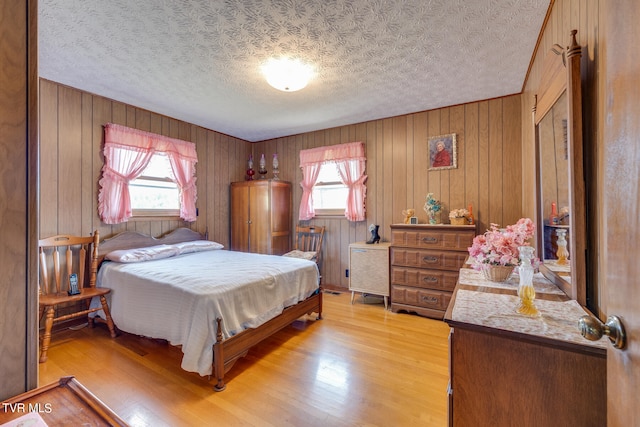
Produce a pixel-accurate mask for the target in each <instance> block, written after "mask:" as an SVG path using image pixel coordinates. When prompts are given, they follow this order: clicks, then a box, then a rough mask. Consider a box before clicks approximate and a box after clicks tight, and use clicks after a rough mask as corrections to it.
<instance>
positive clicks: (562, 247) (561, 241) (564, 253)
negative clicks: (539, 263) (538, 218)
mask: <svg viewBox="0 0 640 427" xmlns="http://www.w3.org/2000/svg"><path fill="white" fill-rule="evenodd" d="M556 236H558V241H557V242H556V243H557V244H558V251H557V252H556V256H557V257H558V261H557V264H558V265H567V260H568V259H569V251H568V250H567V238H566V236H567V230H565V229H563V228H558V229H557V230H556Z"/></svg>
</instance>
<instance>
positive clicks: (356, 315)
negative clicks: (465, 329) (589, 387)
mask: <svg viewBox="0 0 640 427" xmlns="http://www.w3.org/2000/svg"><path fill="white" fill-rule="evenodd" d="M448 333H449V328H448V326H447V325H446V324H445V323H444V322H441V321H437V320H432V319H427V318H423V317H419V316H416V315H410V314H405V313H392V312H390V311H386V310H384V306H383V304H382V299H378V298H376V297H370V296H367V297H366V298H363V297H362V296H360V295H357V297H356V299H355V301H354V304H353V305H351V304H350V294H349V293H342V294H332V293H326V294H325V296H324V313H323V319H322V320H319V321H318V320H315V317H314V316H306V317H303V318H301V319H299V320H297V321H296V322H294V323H293V324H292V325H290V326H289V327H287V328H285V329H283V330H282V331H280V332H279V333H277V334H276V335H274V336H272V337H270V338H269V339H267V340H266V341H264V342H262V343H260V344H259V345H257V346H256V347H254V348H253V349H251V350H250V351H249V353H248V355H247V357H245V358H243V359H240V360H239V361H238V362H237V363H236V364H235V366H234V367H232V369H231V370H230V371H229V372H228V373H227V375H226V377H225V380H226V382H227V389H226V390H225V391H223V392H221V393H216V392H214V391H213V382H212V381H210V380H208V379H207V378H206V377H200V376H199V375H198V374H195V373H189V372H185V371H183V370H182V369H181V368H180V361H181V359H182V352H181V351H180V348H179V347H174V346H171V345H168V344H167V343H165V342H164V341H161V340H154V339H149V338H142V337H136V336H133V335H129V334H125V333H123V334H121V335H120V336H119V337H118V338H116V339H111V338H109V334H108V331H107V330H106V327H105V326H104V325H98V326H97V327H96V328H94V329H90V328H81V329H78V330H73V331H72V330H66V331H61V332H59V333H57V334H54V336H53V339H52V345H51V347H50V350H49V360H48V361H47V362H46V363H44V364H41V365H40V371H39V381H40V382H39V383H40V385H43V384H48V383H50V382H53V381H57V380H58V379H59V378H60V377H62V376H66V375H74V376H75V377H76V378H77V379H78V380H79V381H80V382H81V383H82V384H84V385H85V386H86V387H87V388H89V389H90V390H91V391H92V392H93V393H94V394H95V395H96V396H98V397H99V398H100V399H101V400H102V401H103V402H105V403H106V404H107V405H108V406H109V407H111V409H113V410H114V411H115V412H116V413H118V415H119V416H121V417H122V418H123V419H124V420H125V421H127V422H128V423H129V424H130V425H132V426H197V425H224V426H235V425H243V426H279V427H281V426H296V427H297V426H303V425H304V426H323V427H324V426H338V427H341V426H345V427H346V426H354V425H368V426H391V425H394V426H395V425H403V426H444V425H446V421H447V416H446V411H447V392H446V390H447V384H448V341H447V337H448Z"/></svg>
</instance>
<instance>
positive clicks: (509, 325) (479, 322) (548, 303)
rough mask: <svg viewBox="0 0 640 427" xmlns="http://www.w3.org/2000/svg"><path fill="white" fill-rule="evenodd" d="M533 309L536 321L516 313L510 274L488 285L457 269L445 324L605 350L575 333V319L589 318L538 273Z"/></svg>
mask: <svg viewBox="0 0 640 427" xmlns="http://www.w3.org/2000/svg"><path fill="white" fill-rule="evenodd" d="M533 284H534V288H535V291H536V300H535V305H536V307H537V308H538V311H540V313H541V315H540V316H539V317H528V316H524V315H521V314H519V313H517V312H516V307H517V305H518V302H519V298H518V296H517V294H516V292H517V289H518V276H517V274H512V275H511V277H510V278H509V279H508V280H507V281H506V282H504V283H496V282H490V281H488V280H486V279H485V278H484V276H483V275H482V273H481V272H478V271H475V270H473V269H470V268H462V269H460V276H459V279H458V285H457V286H456V289H455V291H454V292H455V296H454V298H453V299H452V300H451V304H453V307H449V310H448V311H447V314H448V315H447V316H446V318H445V320H447V321H452V322H456V323H464V324H468V325H476V326H482V327H487V328H493V329H500V330H503V331H510V332H514V333H518V334H523V335H529V336H533V337H537V338H543V339H550V340H555V341H560V342H563V343H572V344H577V345H580V346H584V347H591V348H594V349H606V348H607V340H606V339H601V340H599V341H589V340H587V339H585V338H583V337H582V335H581V334H580V330H579V329H578V319H580V317H581V316H584V315H586V314H589V313H588V312H587V311H586V310H585V309H584V308H582V307H581V306H580V304H578V303H577V302H576V301H575V300H571V299H569V298H568V297H566V295H565V294H564V293H563V292H562V291H561V290H560V289H558V288H557V287H556V286H555V285H554V284H553V283H551V282H550V281H548V280H547V279H545V278H544V277H543V276H542V275H541V274H540V273H536V274H535V275H534V281H533Z"/></svg>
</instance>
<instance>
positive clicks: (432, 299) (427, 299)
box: [422, 296, 438, 304]
mask: <svg viewBox="0 0 640 427" xmlns="http://www.w3.org/2000/svg"><path fill="white" fill-rule="evenodd" d="M422 301H424V302H426V303H427V304H437V303H438V298H437V297H431V296H423V297H422Z"/></svg>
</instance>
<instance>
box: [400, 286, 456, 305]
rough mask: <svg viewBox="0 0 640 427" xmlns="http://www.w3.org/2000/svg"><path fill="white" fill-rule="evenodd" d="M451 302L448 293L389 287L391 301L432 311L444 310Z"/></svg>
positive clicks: (406, 287) (405, 287)
mask: <svg viewBox="0 0 640 427" xmlns="http://www.w3.org/2000/svg"><path fill="white" fill-rule="evenodd" d="M450 300H451V293H450V292H440V291H433V290H428V289H422V288H412V287H409V286H399V285H392V286H391V301H393V303H394V304H406V305H412V306H417V307H424V308H429V309H432V310H443V311H444V310H446V309H447V306H448V305H449V301H450Z"/></svg>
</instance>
